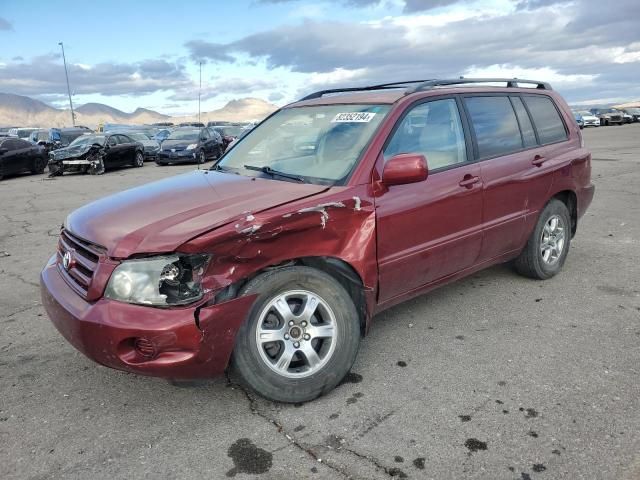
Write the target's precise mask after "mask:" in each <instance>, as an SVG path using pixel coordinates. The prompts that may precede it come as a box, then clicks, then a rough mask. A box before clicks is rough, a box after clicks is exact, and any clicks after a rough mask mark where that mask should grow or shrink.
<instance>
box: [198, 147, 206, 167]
mask: <svg viewBox="0 0 640 480" xmlns="http://www.w3.org/2000/svg"><path fill="white" fill-rule="evenodd" d="M206 161H207V157H206V155H205V154H204V150H200V153H199V154H198V163H199V164H203V163H204V162H206Z"/></svg>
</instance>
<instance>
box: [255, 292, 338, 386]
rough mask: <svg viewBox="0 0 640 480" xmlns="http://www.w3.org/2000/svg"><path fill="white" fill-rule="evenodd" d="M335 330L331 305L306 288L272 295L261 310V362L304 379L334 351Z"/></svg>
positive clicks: (288, 375) (257, 334) (258, 340)
mask: <svg viewBox="0 0 640 480" xmlns="http://www.w3.org/2000/svg"><path fill="white" fill-rule="evenodd" d="M337 335H338V330H337V323H336V317H335V314H334V313H333V311H332V310H331V307H330V306H329V305H328V304H327V302H326V301H325V300H323V299H322V298H321V297H320V296H318V295H316V294H315V293H313V292H309V291H307V290H290V291H287V292H285V293H282V294H280V295H278V296H276V297H274V298H273V299H272V300H271V301H270V302H269V303H268V304H267V305H266V306H265V308H264V309H263V310H262V312H261V313H260V316H259V317H258V325H257V327H256V344H257V347H258V350H259V354H260V358H261V359H262V361H263V362H264V363H265V364H266V365H267V366H268V367H269V368H271V369H272V370H273V371H274V372H276V373H278V374H279V375H282V376H283V377H287V378H303V377H308V376H310V375H313V374H314V373H316V372H317V371H318V370H320V369H322V368H323V367H324V366H325V365H326V363H327V362H328V361H329V359H330V358H331V356H332V355H333V352H334V350H335V345H336V340H337Z"/></svg>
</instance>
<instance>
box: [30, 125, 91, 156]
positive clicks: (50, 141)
mask: <svg viewBox="0 0 640 480" xmlns="http://www.w3.org/2000/svg"><path fill="white" fill-rule="evenodd" d="M87 133H93V131H92V130H90V129H89V128H87V127H70V128H48V129H43V128H41V129H38V130H35V131H33V132H31V135H29V140H30V141H31V142H32V143H35V144H38V145H41V146H42V147H43V148H44V149H45V150H46V151H47V153H48V152H50V151H52V150H56V149H58V148H61V147H66V146H68V145H69V144H70V143H71V142H73V141H74V140H75V139H76V138H78V137H79V136H81V135H85V134H87Z"/></svg>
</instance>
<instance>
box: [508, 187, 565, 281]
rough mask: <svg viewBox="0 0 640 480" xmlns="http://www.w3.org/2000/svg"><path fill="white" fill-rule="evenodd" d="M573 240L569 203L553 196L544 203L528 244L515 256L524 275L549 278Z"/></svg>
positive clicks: (562, 263) (519, 270)
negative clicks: (567, 204)
mask: <svg viewBox="0 0 640 480" xmlns="http://www.w3.org/2000/svg"><path fill="white" fill-rule="evenodd" d="M570 244H571V216H570V214H569V209H568V208H567V206H566V205H565V204H564V203H563V202H561V201H560V200H558V199H555V198H553V199H551V200H550V201H549V203H547V205H546V206H545V207H544V209H543V210H542V212H541V213H540V216H539V217H538V222H537V223H536V227H535V228H534V229H533V232H532V233H531V236H530V237H529V240H528V241H527V245H526V246H525V247H524V250H522V252H521V253H520V256H519V257H518V258H517V259H516V263H515V265H516V270H517V271H518V273H520V274H521V275H524V276H525V277H529V278H535V279H538V280H546V279H548V278H551V277H553V276H554V275H556V274H557V273H558V272H559V271H560V270H561V269H562V266H563V265H564V262H565V260H566V259H567V254H568V253H569V246H570Z"/></svg>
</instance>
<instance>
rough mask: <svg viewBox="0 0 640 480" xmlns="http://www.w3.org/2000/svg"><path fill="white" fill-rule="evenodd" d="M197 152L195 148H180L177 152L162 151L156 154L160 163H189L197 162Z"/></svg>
mask: <svg viewBox="0 0 640 480" xmlns="http://www.w3.org/2000/svg"><path fill="white" fill-rule="evenodd" d="M196 159H197V153H196V151H195V150H180V151H177V152H170V151H166V150H163V151H160V152H158V155H157V156H156V162H160V163H189V162H195V161H196Z"/></svg>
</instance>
